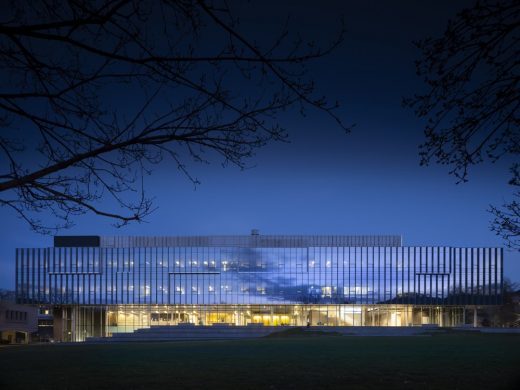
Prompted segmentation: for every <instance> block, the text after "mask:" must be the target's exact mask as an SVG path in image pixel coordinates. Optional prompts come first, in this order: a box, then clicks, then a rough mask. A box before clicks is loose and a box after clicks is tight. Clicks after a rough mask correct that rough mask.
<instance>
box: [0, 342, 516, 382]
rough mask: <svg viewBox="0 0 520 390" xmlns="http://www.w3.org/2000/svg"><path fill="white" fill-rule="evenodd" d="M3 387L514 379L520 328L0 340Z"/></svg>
mask: <svg viewBox="0 0 520 390" xmlns="http://www.w3.org/2000/svg"><path fill="white" fill-rule="evenodd" d="M0 369H1V370H0V375H1V377H0V388H1V389H60V390H63V389H183V388H188V389H238V388H240V389H361V388H362V389H435V388H445V389H472V390H478V389H515V388H516V389H519V388H520V386H519V385H520V382H519V378H520V336H519V335H491V334H485V335H479V334H446V335H436V336H431V337H340V336H318V335H314V336H306V337H303V336H301V335H300V336H298V335H297V336H291V337H279V338H264V339H256V340H240V341H205V342H202V341H197V342H170V343H135V344H114V345H83V344H77V345H57V344H54V345H40V346H38V345H36V346H19V347H2V348H0Z"/></svg>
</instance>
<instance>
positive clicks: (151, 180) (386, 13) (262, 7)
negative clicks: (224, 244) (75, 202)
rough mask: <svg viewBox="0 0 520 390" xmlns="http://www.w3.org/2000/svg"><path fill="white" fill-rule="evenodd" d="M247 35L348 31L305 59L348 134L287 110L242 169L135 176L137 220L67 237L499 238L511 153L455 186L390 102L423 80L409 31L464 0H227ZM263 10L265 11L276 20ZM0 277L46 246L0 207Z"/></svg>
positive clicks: (515, 258) (78, 229)
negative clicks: (141, 216)
mask: <svg viewBox="0 0 520 390" xmlns="http://www.w3.org/2000/svg"><path fill="white" fill-rule="evenodd" d="M237 3H239V4H235V5H233V4H231V8H232V9H234V10H235V11H236V13H237V14H238V15H240V19H241V23H242V25H243V26H247V27H245V30H246V31H248V32H249V33H250V34H253V35H256V36H258V37H262V36H264V35H266V36H269V34H272V33H273V32H274V31H278V29H279V28H280V23H282V22H283V20H284V19H285V18H286V16H287V15H290V21H291V25H290V26H291V29H297V30H299V31H301V32H302V35H303V36H304V37H314V38H315V39H316V41H318V42H320V41H322V42H323V41H327V39H328V38H330V37H332V36H333V35H334V33H335V32H336V31H337V29H338V28H337V27H338V17H339V16H340V15H343V16H344V20H345V26H346V29H347V33H346V39H345V42H344V43H343V44H342V46H341V47H340V48H339V49H337V50H336V51H335V52H334V53H332V54H331V55H329V56H327V57H325V58H323V59H321V60H319V61H316V62H315V63H313V64H312V66H311V67H310V70H311V71H312V73H313V75H314V79H315V81H316V82H317V87H318V89H319V90H320V91H321V92H322V93H323V94H325V95H327V96H328V97H329V98H331V99H332V100H335V99H337V100H339V101H340V103H341V109H340V110H339V111H338V112H337V113H338V114H339V115H340V116H341V117H342V119H344V121H345V122H346V123H347V124H356V126H355V127H354V129H353V131H352V132H351V133H350V134H345V132H344V131H343V130H342V129H341V128H339V127H338V126H337V125H336V124H335V123H334V122H333V121H332V120H331V118H329V117H327V116H326V115H323V114H321V113H319V112H312V111H309V112H308V115H307V116H306V117H301V116H299V115H298V114H297V113H296V112H292V111H289V112H287V113H286V114H285V115H283V116H280V117H279V120H280V122H281V123H282V125H284V126H285V127H286V128H287V129H288V131H289V135H290V142H289V143H271V144H269V145H267V146H266V147H264V148H263V149H260V150H258V152H257V154H256V156H255V157H254V158H252V159H250V160H248V161H247V165H248V168H247V169H245V170H240V169H238V168H236V167H234V166H228V167H225V168H223V167H222V166H221V164H220V162H219V161H218V160H217V161H215V162H214V163H212V164H211V165H206V164H192V165H190V166H189V167H188V168H189V170H190V173H191V174H192V175H193V176H195V177H196V178H197V179H198V180H199V181H200V182H201V184H200V185H198V186H194V185H193V184H192V183H191V182H190V181H189V180H188V179H187V178H186V177H184V176H183V175H182V174H181V173H180V172H179V171H178V169H177V168H176V167H175V166H174V165H173V164H169V163H165V164H162V165H161V166H159V167H158V168H157V169H156V170H155V171H154V172H153V174H152V175H151V176H150V177H147V178H146V187H147V189H148V192H149V194H151V195H153V196H154V197H155V205H156V206H157V207H158V210H157V211H156V212H155V213H153V214H152V215H151V216H149V217H148V218H147V222H146V223H141V224H132V225H130V226H127V227H125V228H122V229H116V228H114V227H112V226H111V224H110V223H111V222H110V221H109V220H106V219H102V218H99V217H94V216H91V215H86V216H82V217H78V218H76V219H75V222H76V226H75V227H74V228H72V229H70V230H67V231H62V232H61V234H64V235H75V234H78V235H80V234H95V235H212V234H217V235H224V234H249V233H250V230H251V229H252V228H256V229H259V230H260V233H261V234H262V233H264V234H315V235H321V234H323V235H327V234H330V235H341V234H401V235H402V236H403V243H404V245H451V246H501V245H503V242H502V241H501V240H500V238H499V237H497V236H495V235H494V233H492V232H491V231H490V230H489V221H490V219H491V214H489V213H488V212H487V211H486V209H488V208H489V205H490V204H495V205H501V204H502V203H503V202H504V201H507V200H508V199H510V197H511V192H512V189H511V188H510V186H508V185H507V181H508V179H509V176H508V168H507V167H508V165H509V164H508V162H507V161H501V162H499V163H497V164H481V165H479V166H477V167H474V169H472V170H471V171H470V176H469V182H468V183H465V184H456V183H457V179H456V178H455V177H453V176H450V175H449V174H448V172H449V167H446V166H438V165H432V166H430V167H421V166H419V156H418V146H419V144H420V143H421V142H422V141H423V123H422V121H420V120H418V119H417V118H416V117H415V116H414V114H413V112H412V111H411V110H409V109H405V108H403V107H402V105H401V100H402V98H403V97H404V96H410V95H412V94H413V93H415V92H420V91H422V90H423V88H424V86H423V84H422V82H421V80H419V79H418V78H417V77H416V76H415V67H414V60H415V59H417V58H418V56H419V52H418V51H417V50H416V49H415V48H414V46H413V45H412V41H413V40H417V39H421V38H425V37H427V36H440V34H442V32H443V31H444V29H445V26H446V23H447V21H448V19H449V17H450V16H453V15H454V14H455V13H456V12H457V11H458V10H459V9H460V8H462V7H464V5H469V4H471V2H465V1H457V2H454V1H429V2H423V1H421V2H419V1H412V0H410V1H392V2H390V1H363V2H359V1H358V2H353V1H336V2H333V1H321V2H315V1H305V2H302V1H284V2H280V1H277V2H274V1H269V2H266V1H262V2H258V3H256V4H248V3H245V2H244V3H242V4H240V3H241V2H237ZM281 3H283V5H280V4H281ZM273 11H275V15H274V16H273ZM0 219H1V221H2V245H1V247H0V287H2V288H8V289H14V273H15V271H14V269H15V261H14V254H15V248H16V247H47V246H52V237H51V236H42V235H38V234H35V233H33V232H31V231H30V229H29V227H28V226H27V225H26V224H25V223H24V222H23V221H21V220H19V219H18V218H17V217H16V216H15V215H14V213H12V212H11V211H10V210H8V209H7V208H0ZM505 267H506V268H505V276H506V277H508V278H510V279H512V280H513V281H516V282H520V255H519V254H518V253H517V252H510V251H505Z"/></svg>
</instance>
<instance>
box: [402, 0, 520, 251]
mask: <svg viewBox="0 0 520 390" xmlns="http://www.w3.org/2000/svg"><path fill="white" fill-rule="evenodd" d="M416 45H417V47H418V48H419V49H420V50H421V52H422V58H421V59H420V60H419V61H417V62H416V69H417V74H418V75H419V76H420V77H422V78H423V80H424V81H425V83H426V84H427V86H428V89H427V91H426V93H424V94H419V95H415V96H414V97H413V98H410V99H405V100H404V104H405V105H407V106H410V107H412V108H414V109H415V112H416V114H417V115H418V116H419V117H424V118H426V119H427V124H426V129H425V136H426V141H425V142H424V143H423V144H422V145H421V151H420V157H421V164H423V165H427V164H429V163H430V162H432V161H434V162H436V163H440V164H446V165H449V166H451V171H450V173H451V174H453V175H455V176H456V177H457V178H458V180H459V181H466V180H467V179H468V169H469V167H470V166H473V165H475V164H479V163H481V162H483V161H485V160H488V161H492V162H495V161H497V160H498V159H500V158H504V157H508V158H512V159H513V160H517V159H518V155H519V154H520V132H519V128H518V125H519V121H520V117H519V110H518V109H519V107H520V90H519V80H520V67H519V63H520V62H519V58H520V3H519V2H518V1H514V0H488V1H478V2H477V3H476V4H475V5H474V6H473V7H472V8H469V9H465V10H463V11H461V12H460V13H459V14H457V16H456V17H455V18H454V19H452V20H451V21H450V22H449V23H448V27H447V29H446V31H445V33H444V35H443V36H442V37H440V38H437V39H432V38H428V39H425V40H422V41H420V42H417V43H416ZM511 173H512V175H513V177H512V179H511V181H510V184H512V185H514V186H519V185H520V177H519V169H518V164H516V163H515V164H514V165H513V166H512V167H511ZM519 196H520V192H518V191H516V193H515V199H517V198H518V197H519ZM490 211H491V212H492V213H493V214H494V221H493V222H492V226H491V228H492V230H494V231H495V232H496V233H497V234H498V235H500V236H502V237H503V238H504V239H505V240H506V241H507V242H508V244H509V245H510V246H513V247H517V248H518V247H520V241H519V240H520V204H519V203H518V202H517V201H516V200H513V201H511V202H510V203H507V204H505V205H504V206H503V207H502V208H500V207H494V206H491V209H490Z"/></svg>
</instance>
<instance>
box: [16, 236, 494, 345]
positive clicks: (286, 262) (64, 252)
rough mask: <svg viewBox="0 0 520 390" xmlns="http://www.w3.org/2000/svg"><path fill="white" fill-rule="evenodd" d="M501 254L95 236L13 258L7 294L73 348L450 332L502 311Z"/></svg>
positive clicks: (293, 241) (385, 240)
mask: <svg viewBox="0 0 520 390" xmlns="http://www.w3.org/2000/svg"><path fill="white" fill-rule="evenodd" d="M68 245H71V244H70V243H68ZM502 253H503V252H502V249H501V248H453V247H414V246H401V240H400V237H396V236H333V237H329V236H312V237H311V236H228V237H225V236H224V237H219V236H215V237H148V238H147V237H126V238H124V237H123V238H121V237H116V238H114V237H101V240H99V246H91V247H89V246H68V247H61V246H59V247H56V246H55V247H52V248H30V249H18V250H17V252H16V262H17V267H16V269H17V273H16V287H17V298H18V301H19V302H21V303H38V304H45V305H51V306H54V307H55V322H56V321H58V322H59V321H61V325H60V326H59V327H58V328H61V329H62V333H63V334H64V335H65V336H64V338H69V339H73V340H81V339H83V338H84V337H85V336H88V335H98V336H99V335H101V336H104V335H110V334H111V333H113V332H116V331H117V332H119V331H132V330H134V329H137V328H142V327H149V326H152V325H173V324H177V323H181V322H190V323H194V324H204V325H207V324H212V323H222V322H223V323H231V324H235V325H246V324H248V323H255V322H257V323H264V324H266V325H306V324H309V325H368V326H380V325H390V326H391V325H402V326H405V325H417V324H424V323H435V324H439V325H450V326H451V325H456V324H458V323H462V322H463V321H464V318H463V317H464V307H466V306H480V305H497V304H499V303H500V300H501V291H502ZM67 335H68V336H67Z"/></svg>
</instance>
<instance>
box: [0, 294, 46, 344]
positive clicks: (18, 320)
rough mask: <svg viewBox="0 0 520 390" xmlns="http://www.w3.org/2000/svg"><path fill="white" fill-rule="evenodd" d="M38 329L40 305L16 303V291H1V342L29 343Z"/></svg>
mask: <svg viewBox="0 0 520 390" xmlns="http://www.w3.org/2000/svg"><path fill="white" fill-rule="evenodd" d="M37 330H38V307H37V306H36V305H21V304H17V303H16V298H15V292H14V291H5V290H1V291H0V343H2V344H27V343H28V342H29V341H30V339H31V335H32V334H34V333H35V332H37Z"/></svg>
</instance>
